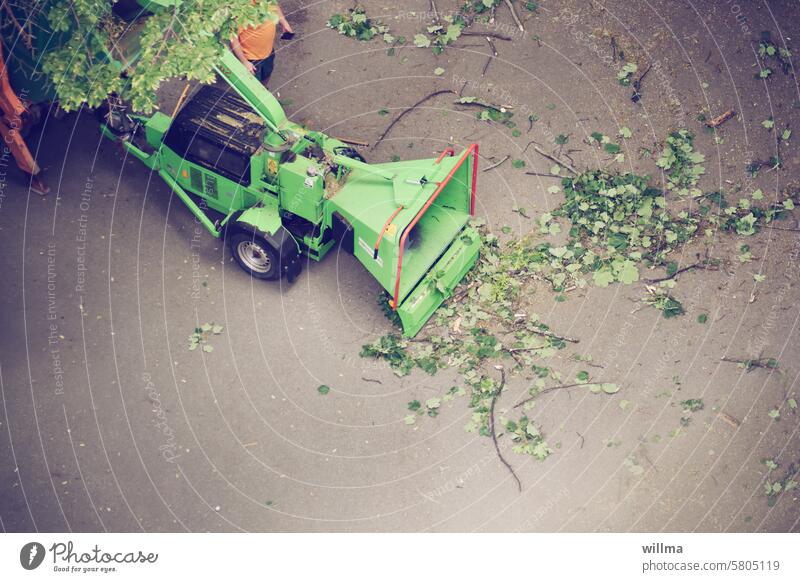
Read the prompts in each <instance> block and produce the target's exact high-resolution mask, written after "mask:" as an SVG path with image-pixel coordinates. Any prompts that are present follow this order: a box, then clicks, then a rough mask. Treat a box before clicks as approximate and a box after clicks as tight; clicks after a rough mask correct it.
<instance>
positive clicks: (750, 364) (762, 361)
mask: <svg viewBox="0 0 800 582" xmlns="http://www.w3.org/2000/svg"><path fill="white" fill-rule="evenodd" d="M720 359H721V360H722V361H723V362H730V363H732V364H739V365H740V366H741V367H743V368H744V369H745V371H747V372H750V371H751V370H755V369H756V368H764V369H766V370H774V369H776V368H777V367H778V360H776V359H775V358H754V359H752V360H751V359H745V360H740V359H736V358H724V357H723V358H720Z"/></svg>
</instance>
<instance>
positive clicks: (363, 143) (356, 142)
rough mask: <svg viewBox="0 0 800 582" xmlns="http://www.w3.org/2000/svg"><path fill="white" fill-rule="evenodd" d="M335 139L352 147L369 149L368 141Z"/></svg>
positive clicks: (344, 138) (346, 138) (347, 138)
mask: <svg viewBox="0 0 800 582" xmlns="http://www.w3.org/2000/svg"><path fill="white" fill-rule="evenodd" d="M336 139H338V140H339V141H341V142H344V143H347V144H350V145H354V146H359V147H362V148H366V147H369V142H368V141H362V140H360V139H350V138H349V137H337V138H336Z"/></svg>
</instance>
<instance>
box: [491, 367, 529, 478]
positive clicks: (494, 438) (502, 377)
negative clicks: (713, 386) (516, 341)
mask: <svg viewBox="0 0 800 582" xmlns="http://www.w3.org/2000/svg"><path fill="white" fill-rule="evenodd" d="M498 368H499V369H500V387H499V388H498V389H497V391H495V393H494V396H492V405H491V406H490V407H489V432H491V433H492V442H493V443H494V450H495V451H497V456H498V458H499V459H500V462H502V463H503V464H504V465H505V466H506V468H507V469H508V470H509V472H510V473H511V476H512V477H514V480H515V481H516V482H517V489H519V490H520V491H522V481H520V480H519V477H517V473H516V471H514V467H512V466H511V464H510V463H509V462H508V461H506V459H505V457H504V456H503V453H501V452H500V445H499V444H498V442H497V433H496V432H495V430H494V407H495V404H497V399H498V398H499V397H500V394H501V393H502V392H503V387H504V386H505V385H506V371H505V370H504V369H503V368H502V367H500V366H498Z"/></svg>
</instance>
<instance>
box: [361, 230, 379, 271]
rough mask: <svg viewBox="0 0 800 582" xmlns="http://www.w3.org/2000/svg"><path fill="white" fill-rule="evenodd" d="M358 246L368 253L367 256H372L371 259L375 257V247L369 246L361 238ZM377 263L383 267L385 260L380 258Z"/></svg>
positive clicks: (376, 260)
mask: <svg viewBox="0 0 800 582" xmlns="http://www.w3.org/2000/svg"><path fill="white" fill-rule="evenodd" d="M358 246H360V247H361V248H362V249H364V250H365V251H366V252H367V254H368V255H369V256H370V258H371V257H372V256H373V253H374V252H375V249H374V248H373V247H371V246H369V245H368V244H367V241H365V240H364V239H363V238H361V237H358ZM375 262H376V263H378V266H380V267H383V259H382V258H380V257H378V258H376V259H375Z"/></svg>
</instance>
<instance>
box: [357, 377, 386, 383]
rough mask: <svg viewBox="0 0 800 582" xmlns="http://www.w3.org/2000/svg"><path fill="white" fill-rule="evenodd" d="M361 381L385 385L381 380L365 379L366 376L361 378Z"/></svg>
mask: <svg viewBox="0 0 800 582" xmlns="http://www.w3.org/2000/svg"><path fill="white" fill-rule="evenodd" d="M361 379H362V380H364V382H374V383H375V384H383V382H381V381H380V380H376V379H375V378H365V377H364V376H361Z"/></svg>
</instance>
